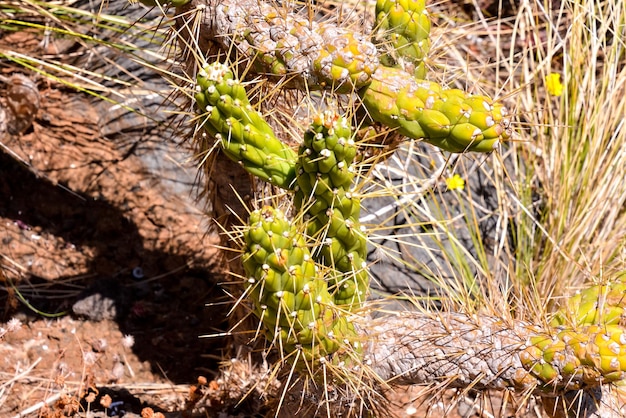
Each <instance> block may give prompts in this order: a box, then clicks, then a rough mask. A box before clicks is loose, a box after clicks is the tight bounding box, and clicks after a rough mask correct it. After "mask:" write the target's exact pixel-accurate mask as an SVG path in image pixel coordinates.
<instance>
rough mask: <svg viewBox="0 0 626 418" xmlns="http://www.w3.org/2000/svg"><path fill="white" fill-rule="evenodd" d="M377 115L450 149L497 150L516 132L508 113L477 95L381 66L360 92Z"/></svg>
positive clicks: (374, 116) (412, 134) (377, 118)
mask: <svg viewBox="0 0 626 418" xmlns="http://www.w3.org/2000/svg"><path fill="white" fill-rule="evenodd" d="M360 95H361V98H362V100H363V104H364V105H365V107H366V109H367V111H368V112H369V114H370V116H371V117H372V119H374V120H375V121H377V122H380V123H382V124H384V125H387V126H388V127H390V128H395V129H397V130H398V132H400V133H401V134H402V135H405V136H407V137H409V138H413V139H422V140H424V141H426V142H428V143H431V144H433V145H435V146H437V147H439V148H442V149H444V150H446V151H450V152H466V151H475V152H491V151H493V150H494V149H495V148H496V146H497V145H498V144H499V143H500V142H502V141H504V140H506V139H508V138H509V137H510V136H511V127H510V121H509V119H508V118H507V115H508V112H507V110H506V108H505V107H504V106H502V105H501V104H499V103H497V102H494V101H493V100H491V99H490V98H488V97H486V96H475V95H470V94H467V93H465V92H463V91H461V90H457V89H444V88H443V87H441V86H440V85H439V84H437V83H434V82H431V81H424V80H417V79H415V78H414V77H413V76H412V75H411V74H409V73H407V72H405V71H403V70H401V69H397V68H389V67H384V66H381V67H379V68H378V69H377V70H376V72H375V73H374V74H373V75H372V82H371V83H370V85H369V86H368V87H367V88H364V89H363V90H361V92H360Z"/></svg>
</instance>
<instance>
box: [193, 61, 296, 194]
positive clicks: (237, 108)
mask: <svg viewBox="0 0 626 418" xmlns="http://www.w3.org/2000/svg"><path fill="white" fill-rule="evenodd" d="M195 99H196V104H197V106H198V109H199V113H200V117H201V120H202V127H203V128H204V129H205V130H206V132H207V133H208V134H209V135H211V136H213V137H214V138H215V139H217V140H218V141H220V144H221V146H222V149H223V151H224V153H225V154H226V155H227V156H228V157H229V158H231V159H232V160H234V161H237V162H238V163H240V164H241V165H242V166H243V167H244V168H245V169H246V170H247V171H248V172H249V173H250V174H252V175H254V176H257V177H258V178H260V179H262V180H265V181H267V182H269V183H271V184H273V185H275V186H278V187H281V188H284V189H289V188H291V187H293V186H294V184H295V162H296V159H297V154H296V152H295V151H294V150H292V149H291V148H289V147H288V146H286V145H285V144H284V143H283V142H282V141H280V140H279V139H278V138H277V137H276V136H275V135H274V131H273V130H272V128H271V127H270V126H269V124H268V123H267V122H266V121H265V119H263V116H261V114H260V113H259V112H258V111H256V110H254V109H253V108H252V106H251V104H250V101H249V100H248V96H247V93H246V90H245V88H244V86H243V85H241V83H240V82H239V80H237V79H236V78H235V76H234V74H233V72H232V71H231V70H230V69H229V68H228V67H227V66H226V65H224V64H221V63H218V62H216V63H213V64H210V65H205V66H204V67H203V68H202V70H201V71H199V72H198V76H197V92H196V95H195Z"/></svg>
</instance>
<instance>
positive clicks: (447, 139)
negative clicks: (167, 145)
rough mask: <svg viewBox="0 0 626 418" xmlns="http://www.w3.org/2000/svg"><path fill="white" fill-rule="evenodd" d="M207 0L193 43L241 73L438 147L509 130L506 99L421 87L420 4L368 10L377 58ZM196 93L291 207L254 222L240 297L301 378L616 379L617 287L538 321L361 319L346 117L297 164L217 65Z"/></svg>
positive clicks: (221, 130) (258, 8)
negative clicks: (333, 367)
mask: <svg viewBox="0 0 626 418" xmlns="http://www.w3.org/2000/svg"><path fill="white" fill-rule="evenodd" d="M217 3H218V4H215V5H212V6H211V13H207V17H206V20H205V21H204V23H205V25H206V30H205V32H204V35H205V36H206V37H208V38H210V39H211V40H212V41H213V42H215V43H216V44H218V45H219V47H220V49H221V51H223V52H225V53H226V54H227V55H228V58H233V57H234V58H236V60H232V61H231V62H233V63H235V62H236V64H237V65H247V69H248V70H249V74H250V75H253V76H264V77H267V78H269V79H271V80H274V81H278V83H279V84H278V86H279V87H282V88H298V89H302V90H321V89H325V90H328V94H329V95H331V94H333V95H336V94H350V95H351V96H350V97H351V99H354V98H355V97H357V96H358V97H359V98H360V100H361V103H362V105H363V108H364V109H365V110H366V111H367V113H368V114H369V116H370V117H371V118H372V119H373V120H374V121H376V122H378V123H380V124H382V125H383V126H385V127H387V128H389V129H390V130H395V131H396V132H397V133H399V134H402V135H404V136H406V137H409V138H413V139H420V140H424V141H426V142H428V143H430V144H433V145H435V146H437V147H439V148H441V149H444V150H446V151H449V152H454V153H462V152H469V151H472V152H486V153H487V152H492V151H493V150H494V149H496V148H497V146H498V145H499V144H500V143H502V142H504V141H506V140H508V139H509V138H510V137H511V135H512V127H511V124H510V120H509V118H508V113H507V110H506V108H505V107H504V106H503V105H502V104H501V103H499V102H497V101H494V100H492V99H491V98H489V97H486V96H482V95H470V94H467V93H465V92H463V91H461V90H457V89H446V88H445V87H443V86H441V85H439V84H437V83H435V82H431V81H425V80H423V79H422V78H423V77H424V76H425V64H424V59H425V55H426V53H427V51H428V48H429V40H428V38H427V32H428V30H427V29H428V28H429V23H428V24H427V23H425V20H424V19H427V14H426V13H425V12H424V5H423V2H421V1H415V2H408V1H403V0H395V1H394V0H388V1H383V0H379V1H378V3H377V17H376V18H377V22H378V27H377V28H376V29H375V32H374V36H375V37H377V38H378V39H382V41H381V42H380V43H381V45H380V47H381V49H382V51H381V54H382V55H381V56H378V53H377V52H376V50H375V48H374V47H373V43H372V42H371V41H370V40H368V39H367V37H366V36H364V35H362V34H358V33H356V32H353V31H351V30H349V29H347V28H339V27H337V26H334V25H332V24H331V23H323V24H322V23H317V22H309V20H308V19H305V18H304V17H302V16H300V15H298V14H295V13H291V12H288V11H285V10H283V9H280V10H277V9H276V7H275V6H273V5H270V4H269V3H265V2H260V3H257V2H256V0H254V1H252V0H243V1H237V2H235V1H234V0H233V1H229V0H224V1H220V2H217ZM225 34H227V35H225ZM385 46H389V49H385ZM232 65H233V66H234V65H235V64H232ZM214 70H216V71H214ZM213 72H217V73H219V74H221V75H220V76H214V75H213ZM198 86H199V87H198V93H197V95H196V100H197V104H198V108H199V110H200V120H201V121H202V123H203V126H204V128H205V130H206V132H207V133H208V134H209V135H212V136H214V137H215V139H216V140H217V141H219V143H220V145H221V147H222V148H223V149H224V153H225V154H226V155H227V156H228V157H230V158H231V159H233V160H234V161H237V162H239V163H240V164H242V165H243V166H244V167H245V168H246V169H247V170H248V172H249V173H251V174H253V175H255V176H257V177H259V178H261V179H264V180H267V181H269V182H270V183H272V184H274V185H276V186H279V187H281V188H283V189H285V190H289V191H291V192H293V193H292V194H289V193H287V194H285V195H283V196H290V197H293V203H294V204H293V206H294V214H293V216H291V217H290V218H291V220H287V218H286V216H285V215H284V214H283V213H282V212H281V211H279V210H278V209H274V208H272V207H264V208H263V209H261V210H258V211H254V212H252V213H251V214H250V222H249V225H248V226H247V227H245V228H244V233H243V235H244V241H245V245H244V248H243V252H244V257H243V265H244V269H245V273H246V279H247V280H246V282H245V284H244V288H245V293H246V295H247V296H248V297H249V299H250V301H251V304H252V305H254V312H255V314H256V315H257V316H258V317H259V319H260V320H261V322H262V324H263V329H264V333H265V335H266V336H267V339H268V340H269V341H271V342H272V343H273V345H274V346H276V347H278V349H279V350H280V352H281V354H282V356H283V357H286V358H288V359H294V361H295V364H296V366H298V367H299V369H300V370H303V369H304V368H305V367H303V365H302V361H303V360H305V361H306V365H307V366H306V369H307V370H308V371H309V372H310V371H311V370H314V369H315V368H316V367H318V366H320V367H322V368H324V367H325V365H326V364H329V363H328V360H330V363H331V364H332V363H335V364H337V362H343V361H344V360H345V359H346V358H350V359H352V360H354V361H355V364H358V365H360V366H367V367H362V369H361V370H365V369H366V370H368V371H367V372H366V373H365V374H367V373H371V375H373V376H374V378H373V379H372V380H371V381H368V382H367V384H369V385H371V387H368V388H369V389H373V390H372V391H371V392H375V391H377V390H378V389H380V388H381V386H384V385H382V384H381V382H386V381H394V382H395V383H397V384H414V383H432V382H433V381H434V380H437V379H443V380H445V381H446V383H447V385H449V386H455V387H470V386H471V387H472V388H474V389H478V390H481V389H504V388H514V389H516V390H519V391H521V392H523V393H534V394H538V395H540V396H557V397H558V396H565V395H566V394H568V393H569V392H571V391H575V390H579V389H584V390H589V389H590V388H594V387H599V386H601V385H602V384H604V383H607V382H616V381H619V380H622V379H624V378H626V374H625V373H626V335H625V332H626V331H625V330H624V328H623V326H622V324H621V318H622V315H623V302H622V296H623V294H624V291H626V288H625V287H624V286H625V285H624V284H623V283H622V281H619V282H618V283H614V284H609V285H597V286H591V287H589V288H588V289H586V290H583V291H582V292H581V293H579V294H578V295H574V296H573V297H572V298H571V299H569V300H568V301H567V302H566V303H565V306H564V307H563V308H562V309H561V310H560V311H559V312H557V313H556V315H555V316H554V319H553V320H552V321H551V322H550V323H547V324H542V325H535V324H530V323H524V322H522V321H517V322H516V321H512V320H510V321H507V320H505V319H502V318H494V317H490V316H483V315H478V314H477V315H474V316H472V315H466V314H464V313H459V312H456V313H455V312H447V313H446V312H444V313H438V314H432V313H425V312H413V313H399V314H390V315H388V316H386V317H384V318H382V319H377V320H373V321H372V320H370V318H369V317H368V316H367V314H366V313H364V310H363V309H362V308H363V307H367V305H364V303H363V302H364V298H365V297H366V296H367V285H368V276H367V269H366V268H365V266H364V265H362V263H363V261H364V259H365V236H364V234H363V232H362V231H361V230H360V228H359V225H358V219H359V215H360V200H359V198H358V197H357V196H356V194H355V193H354V192H353V189H354V187H355V186H354V184H353V182H354V174H353V171H352V170H351V165H352V164H353V160H354V156H355V153H356V152H357V150H356V146H355V145H354V144H353V142H351V141H350V138H352V132H351V130H350V128H349V125H348V123H347V120H346V119H345V118H344V117H342V116H341V115H338V114H337V113H335V112H322V113H321V114H319V116H317V117H316V118H315V119H314V120H313V123H312V124H311V126H310V127H309V129H308V130H307V131H306V133H305V135H304V138H303V142H302V145H301V147H300V150H299V152H298V154H296V153H295V152H294V151H293V150H291V148H289V147H287V146H286V145H284V144H282V143H281V141H280V140H279V139H277V138H276V136H275V135H273V133H272V131H271V129H270V127H269V125H268V124H267V123H266V122H264V121H263V118H262V116H261V115H260V114H259V113H258V112H255V111H254V110H252V108H251V107H250V103H249V100H248V98H247V96H246V94H245V89H244V88H243V84H242V83H240V82H238V81H237V80H235V78H234V75H233V74H232V72H229V70H227V68H226V67H225V66H224V65H222V64H211V65H210V66H205V67H204V68H203V70H202V71H201V72H200V73H199V75H198ZM214 90H215V91H217V92H218V93H219V94H218V93H215V91H214ZM242 104H243V106H242ZM354 113H357V112H354ZM226 138H228V139H226ZM357 188H358V186H357ZM305 232H306V234H305ZM309 247H313V250H312V251H311V252H309ZM316 263H317V264H316ZM316 265H317V269H316ZM357 314H358V315H357ZM348 318H350V320H348ZM361 342H363V346H361ZM335 360H336V361H335ZM324 370H325V369H324ZM331 377H333V376H331ZM355 379H356V378H355ZM339 380H341V381H342V382H345V381H344V380H343V378H339ZM325 382H326V381H325ZM359 382H361V381H359ZM351 383H352V381H350V380H349V379H348V386H350V384H351ZM356 386H358V385H355V387H356ZM352 389H355V390H356V391H357V392H358V391H359V390H360V389H361V386H358V387H356V388H352ZM364 397H365V398H367V395H366V396H364ZM338 403H341V402H340V401H338Z"/></svg>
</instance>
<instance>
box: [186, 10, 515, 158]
mask: <svg viewBox="0 0 626 418" xmlns="http://www.w3.org/2000/svg"><path fill="white" fill-rule="evenodd" d="M389 2H390V5H391V4H392V3H394V1H392V0H389ZM192 4H193V3H192ZM205 6H206V7H204V8H203V9H202V10H203V12H202V25H201V28H200V30H201V34H202V36H203V37H205V38H208V39H211V40H212V41H213V42H215V43H217V44H218V45H220V48H221V49H222V50H223V51H224V53H225V54H232V53H233V52H234V51H236V52H237V54H236V57H234V60H233V61H234V62H238V63H241V62H248V63H249V67H250V68H251V69H253V70H254V71H256V73H257V74H262V75H265V76H279V79H280V80H282V81H281V85H282V86H283V87H293V88H299V89H301V90H316V89H330V90H332V91H334V92H335V93H353V92H358V93H359V94H360V95H361V97H362V100H363V105H364V106H365V109H366V110H367V112H368V113H369V115H370V116H371V117H372V118H373V119H374V120H375V121H377V122H379V123H382V124H383V125H387V126H388V127H389V128H391V129H398V130H399V132H400V133H402V134H403V135H406V136H407V137H409V138H413V139H421V140H425V141H427V142H429V143H431V144H433V145H436V146H438V147H440V148H442V149H444V150H447V151H451V152H465V151H475V152H491V151H493V150H494V148H495V147H496V146H497V145H498V144H499V143H501V142H503V141H506V140H508V139H509V138H510V136H511V129H510V121H509V118H508V114H507V112H506V109H505V108H504V107H503V106H502V105H500V104H498V103H494V102H493V101H492V100H491V99H490V98H486V97H483V96H472V95H467V94H465V93H462V92H460V91H459V90H447V89H445V88H444V87H442V86H440V85H438V84H437V83H434V82H426V81H423V80H419V79H416V78H415V77H414V74H412V73H409V72H407V71H404V70H403V69H401V68H390V67H386V66H384V65H381V63H380V60H379V51H378V50H377V49H376V47H375V45H374V44H373V43H372V42H371V41H370V40H369V38H368V36H366V35H364V34H361V33H359V32H357V31H354V30H352V29H348V28H343V27H340V26H337V25H334V24H332V23H317V22H315V21H313V22H310V21H309V20H308V18H306V17H304V16H301V15H299V14H297V13H293V12H291V11H289V10H285V9H281V8H277V7H276V6H275V5H273V4H271V3H269V2H267V3H266V2H259V1H257V0H244V1H235V0H220V1H216V0H213V1H207V2H206V3H205ZM390 10H391V9H390ZM401 10H402V12H401V13H404V15H405V16H406V17H407V18H408V19H410V18H411V17H412V16H415V13H413V11H412V10H411V8H409V7H407V8H406V9H401ZM382 15H383V16H384V15H385V14H384V10H383V14H382ZM419 16H420V17H419V20H420V21H421V20H423V19H424V17H425V16H426V15H425V14H423V13H421V14H419ZM409 27H411V28H413V30H415V31H418V32H420V31H423V29H421V25H413V26H409ZM407 28H408V27H407ZM407 28H405V29H404V30H408V29H407ZM416 36H417V35H416ZM420 36H421V35H420ZM418 43H419V42H418ZM417 62H418V67H419V66H420V65H421V64H419V62H420V61H419V59H418V61H417ZM417 99H421V101H420V100H417ZM413 100H416V102H415V103H414V102H413ZM416 103H417V104H416ZM485 104H487V105H485Z"/></svg>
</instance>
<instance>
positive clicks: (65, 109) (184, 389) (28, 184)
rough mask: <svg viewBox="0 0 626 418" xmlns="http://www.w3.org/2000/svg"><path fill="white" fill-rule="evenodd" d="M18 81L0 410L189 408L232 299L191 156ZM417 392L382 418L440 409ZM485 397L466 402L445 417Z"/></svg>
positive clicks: (4, 236) (213, 365) (0, 304)
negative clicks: (23, 121) (26, 113)
mask: <svg viewBox="0 0 626 418" xmlns="http://www.w3.org/2000/svg"><path fill="white" fill-rule="evenodd" d="M0 43H1V44H2V45H16V44H22V43H23V44H24V45H31V46H32V45H33V39H30V38H28V36H26V35H24V34H19V33H18V34H11V35H10V36H8V37H5V38H3V39H2V40H1V41H0ZM13 71H14V68H11V67H6V66H5V67H3V68H2V74H3V76H4V77H10V76H11V74H13ZM31 76H32V75H31ZM33 80H34V82H35V84H36V86H37V89H38V94H39V99H40V106H39V108H38V110H37V112H36V115H35V117H34V120H32V121H30V122H31V123H28V124H27V125H28V126H27V127H26V129H25V130H24V131H23V132H19V133H11V132H9V133H7V134H6V135H5V136H4V138H3V139H2V140H1V141H0V146H1V148H0V225H1V226H0V242H1V243H2V246H1V247H0V290H1V292H0V326H1V327H2V328H3V329H4V330H8V329H9V328H10V324H13V325H16V324H17V325H16V326H15V329H12V330H10V331H8V332H6V333H5V334H4V336H3V337H2V336H0V338H2V340H1V341H2V342H1V344H0V416H1V417H22V416H24V417H30V416H41V417H47V418H48V417H49V418H52V417H62V416H91V417H97V416H111V417H121V416H127V417H131V416H137V415H139V414H141V416H145V417H150V416H158V415H155V414H156V413H159V412H161V413H163V414H164V415H165V416H167V417H179V416H189V415H192V414H193V411H194V403H195V402H196V401H198V399H199V398H200V397H202V395H203V394H206V393H209V392H211V391H212V390H213V391H216V390H218V389H219V385H220V383H219V382H217V381H215V380H214V379H215V378H216V376H217V374H216V373H217V370H218V366H219V364H220V363H219V362H220V361H222V360H223V359H224V353H226V352H228V351H229V347H228V344H229V340H228V339H226V338H224V337H223V336H220V334H221V333H224V332H226V331H227V329H228V326H227V322H228V320H227V317H226V314H227V312H228V309H229V307H230V306H231V303H232V301H231V300H230V299H229V298H228V296H227V295H226V293H225V292H224V290H223V289H222V287H221V286H220V283H223V282H226V281H228V276H227V274H226V273H225V271H224V270H223V268H222V267H221V266H222V265H223V263H222V262H221V258H220V257H221V255H220V254H221V253H220V251H219V250H218V249H217V247H216V246H217V242H218V238H217V235H216V233H215V232H214V229H212V228H211V224H210V219H208V217H206V216H205V213H204V203H203V202H202V201H198V200H197V199H196V197H195V194H194V189H193V187H192V186H193V182H194V180H195V176H196V169H195V167H194V165H193V161H192V159H191V154H190V153H189V152H187V151H186V150H185V149H184V147H181V146H180V144H179V142H180V138H177V137H176V136H175V135H174V134H173V133H172V132H175V130H172V129H169V128H170V126H167V125H166V126H165V127H164V128H163V129H162V130H154V129H153V126H152V124H151V123H147V122H146V121H145V120H141V119H140V120H138V121H135V122H136V123H135V125H133V126H134V130H133V131H132V132H130V133H129V131H128V130H127V129H125V128H124V129H122V128H119V129H113V128H112V125H111V123H110V119H111V117H112V116H111V114H112V113H114V112H115V111H116V110H119V107H115V105H114V104H106V105H105V104H103V103H102V102H101V101H98V100H95V99H94V98H92V97H89V96H87V95H85V94H81V93H77V92H76V91H73V90H70V89H67V88H64V87H63V86H61V85H59V84H56V83H50V82H48V81H46V80H44V79H42V78H40V77H36V76H33ZM5 84H6V83H5ZM5 87H6V86H5ZM2 97H3V98H2V100H3V101H2V104H3V105H6V98H5V97H4V96H2ZM141 124H144V125H145V126H143V125H142V126H143V127H141V126H140V129H138V128H137V125H141ZM154 160H158V161H159V162H158V163H157V164H151V163H150V161H154ZM167 164H169V168H167V167H166V168H163V167H165V166H167ZM155 167H156V168H155ZM173 173H175V174H173ZM211 231H213V232H211ZM11 320H13V322H10V321H11ZM15 320H19V323H17V322H16V321H15ZM1 334H3V331H2V330H0V335H1ZM453 395H454V393H451V394H450V395H449V396H448V395H445V396H444V397H443V398H442V399H441V400H445V399H448V400H449V399H450V397H452V396H453ZM417 396H418V395H417V389H416V390H407V391H406V392H403V393H400V394H397V400H398V404H399V405H401V406H399V407H398V409H397V411H396V412H397V413H399V414H400V415H405V416H423V415H424V414H425V413H426V411H427V410H428V411H430V412H431V414H432V415H433V416H438V415H441V414H443V412H444V404H445V403H439V401H436V402H430V401H429V403H427V404H424V403H423V399H422V400H415V398H416V397H417ZM414 400H415V402H413V401H414ZM205 401H206V399H205ZM500 403H501V398H499V397H496V398H494V399H491V400H489V405H487V406H485V403H484V400H480V399H478V400H477V399H474V398H472V396H471V395H467V396H464V397H462V399H461V401H460V403H459V405H458V407H456V406H455V407H454V411H453V414H452V415H451V416H464V417H469V416H475V415H477V414H478V413H479V411H482V412H480V413H484V412H485V410H492V411H498V410H499V409H500V407H501V406H500ZM477 405H478V406H477ZM218 409H219V405H216V406H215V410H214V411H217V410H218ZM531 409H532V408H531ZM204 411H205V414H207V415H209V416H213V415H212V413H211V409H210V408H208V409H205V410H204ZM230 412H232V413H233V414H240V416H248V415H247V411H245V410H243V409H242V410H240V411H236V410H235V411H230ZM448 412H449V411H448ZM215 414H216V415H215V416H225V414H226V413H225V412H222V413H221V414H220V415H217V412H215Z"/></svg>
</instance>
